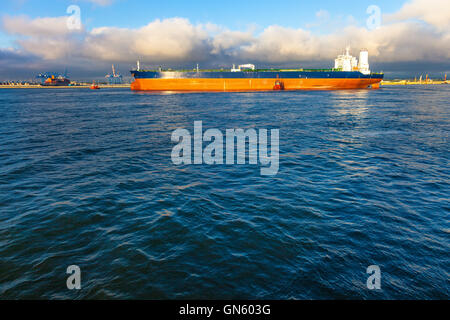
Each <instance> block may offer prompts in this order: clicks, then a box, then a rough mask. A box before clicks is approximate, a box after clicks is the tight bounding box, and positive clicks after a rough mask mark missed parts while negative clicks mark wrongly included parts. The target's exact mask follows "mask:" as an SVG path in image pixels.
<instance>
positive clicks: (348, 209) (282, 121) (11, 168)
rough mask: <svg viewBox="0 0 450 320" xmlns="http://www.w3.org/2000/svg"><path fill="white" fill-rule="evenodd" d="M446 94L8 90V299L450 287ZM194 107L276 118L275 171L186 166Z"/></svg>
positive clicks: (446, 292)
mask: <svg viewBox="0 0 450 320" xmlns="http://www.w3.org/2000/svg"><path fill="white" fill-rule="evenodd" d="M449 100H450V88H449V87H446V86H411V87H385V88H383V89H381V90H376V91H340V92H275V93H274V92H270V93H203V94H202V93H192V94H165V95H163V94H140V93H132V92H130V91H129V90H128V89H102V90H100V91H97V92H94V91H90V90H86V89H58V90H52V89H47V90H42V89H36V90H31V89H28V90H19V89H17V90H1V91H0V297H1V298H2V299H6V298H14V299H15V298H32V299H35V298H91V299H92V298H116V299H117V298H146V299H159V298H170V299H172V298H180V299H187V298H206V299H212V298H225V299H229V298H243V299H247V298H252V299H253V298H261V299H288V298H295V299H306V298H307V299H310V298H314V299H316V298H318V299H323V298H331V299H338V298H339V299H340V298H356V299H360V298H364V299H374V298H383V299H394V298H406V299H411V298H423V299H431V298H444V299H448V298H450V284H449V278H450V270H449V265H450V264H449V262H450V261H449V238H450V237H449V236H450V223H449V222H450V219H449V218H450V215H449V213H450V202H449V194H450V188H449V178H450V171H449V158H450V151H449V135H450V108H449V105H448V101H449ZM196 120H201V121H203V127H204V129H207V128H218V129H220V130H221V131H223V132H224V131H225V130H226V129H229V128H243V129H247V128H266V129H271V128H279V129H280V169H279V173H278V174H277V175H276V176H273V177H270V176H269V177H267V176H261V174H260V167H258V166H254V165H228V166H226V165H216V166H208V165H196V166H194V165H191V166H175V165H173V164H172V161H171V157H170V155H171V150H172V147H173V146H174V143H172V142H171V140H170V138H171V133H172V131H173V130H175V129H176V128H186V129H188V130H190V131H191V132H192V130H193V123H194V121H196ZM73 264H75V265H78V266H80V268H81V270H82V289H81V290H79V291H70V290H68V289H67V288H66V278H67V276H68V275H67V274H66V268H67V267H68V266H69V265H73ZM370 265H378V266H380V268H381V272H382V282H381V283H382V288H381V290H380V291H371V290H368V289H367V287H366V280H367V277H368V276H369V275H367V274H366V269H367V267H368V266H370Z"/></svg>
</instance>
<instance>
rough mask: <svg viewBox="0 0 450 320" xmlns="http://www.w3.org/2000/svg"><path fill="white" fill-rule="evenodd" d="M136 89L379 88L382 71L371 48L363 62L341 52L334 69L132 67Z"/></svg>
mask: <svg viewBox="0 0 450 320" xmlns="http://www.w3.org/2000/svg"><path fill="white" fill-rule="evenodd" d="M131 74H132V75H133V77H134V79H135V80H134V82H133V83H132V84H131V89H132V90H142V91H269V90H337V89H366V88H373V89H376V88H379V85H380V82H381V80H382V79H383V74H381V73H371V72H370V70H369V63H368V52H367V50H363V51H361V53H360V61H359V64H358V62H357V60H356V58H354V57H352V56H351V55H350V54H349V49H347V52H346V54H344V55H340V56H338V58H337V59H336V60H335V68H333V69H315V70H304V69H290V70H288V69H259V70H258V69H256V68H255V66H254V65H252V64H246V65H240V66H239V67H238V68H235V67H234V66H233V68H232V69H231V70H199V69H198V67H197V69H195V70H189V71H172V70H166V71H163V70H140V67H139V62H138V67H137V69H136V70H132V71H131Z"/></svg>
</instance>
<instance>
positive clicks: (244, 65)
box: [231, 64, 255, 72]
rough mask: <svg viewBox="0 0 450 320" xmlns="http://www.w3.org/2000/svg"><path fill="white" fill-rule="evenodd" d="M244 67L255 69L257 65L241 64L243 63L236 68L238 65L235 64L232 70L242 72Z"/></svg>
mask: <svg viewBox="0 0 450 320" xmlns="http://www.w3.org/2000/svg"><path fill="white" fill-rule="evenodd" d="M242 69H247V70H248V69H250V70H255V65H254V64H241V65H239V67H238V68H237V69H236V66H235V65H234V64H233V68H232V69H231V72H241V71H242Z"/></svg>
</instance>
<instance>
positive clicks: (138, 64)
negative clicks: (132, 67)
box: [136, 60, 141, 71]
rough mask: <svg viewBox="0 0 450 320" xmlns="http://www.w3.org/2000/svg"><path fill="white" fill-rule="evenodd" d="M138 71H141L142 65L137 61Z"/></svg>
mask: <svg viewBox="0 0 450 320" xmlns="http://www.w3.org/2000/svg"><path fill="white" fill-rule="evenodd" d="M136 70H137V71H140V70H141V66H140V63H139V60H138V61H137V69H136Z"/></svg>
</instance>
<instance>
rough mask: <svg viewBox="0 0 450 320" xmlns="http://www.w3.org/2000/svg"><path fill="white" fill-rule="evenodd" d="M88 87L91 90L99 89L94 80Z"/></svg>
mask: <svg viewBox="0 0 450 320" xmlns="http://www.w3.org/2000/svg"><path fill="white" fill-rule="evenodd" d="M90 89H91V90H100V87H99V85H98V84H96V83H95V81H93V82H92V84H91V87H90Z"/></svg>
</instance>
